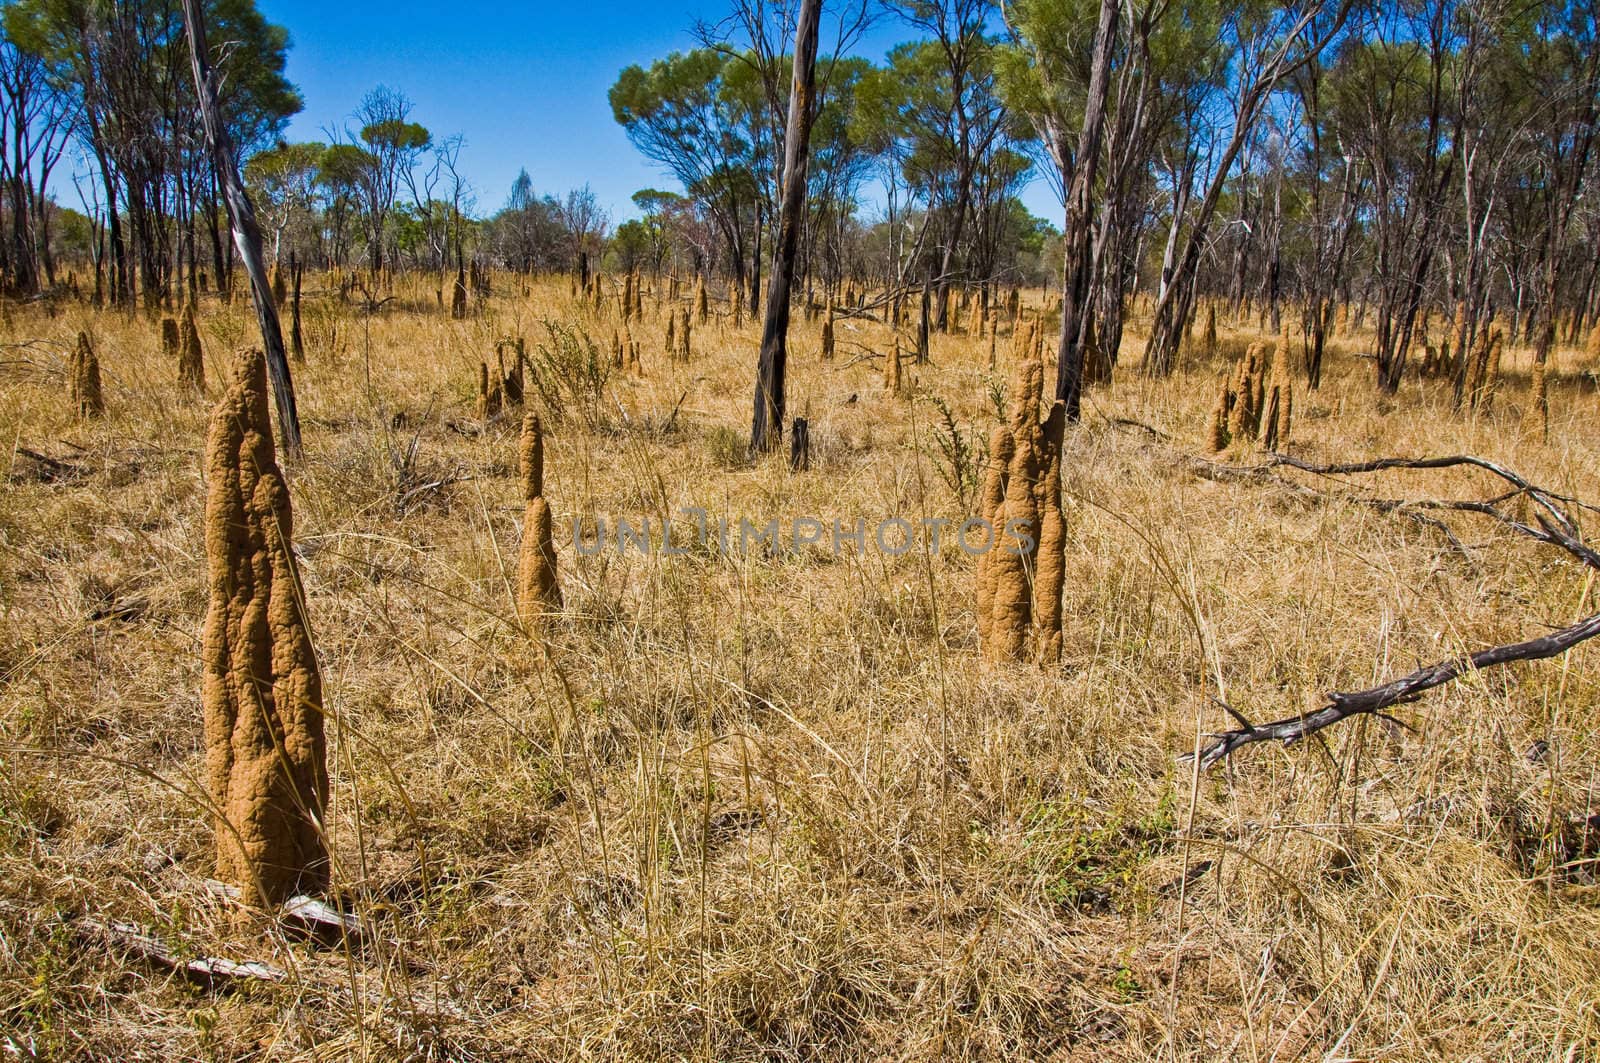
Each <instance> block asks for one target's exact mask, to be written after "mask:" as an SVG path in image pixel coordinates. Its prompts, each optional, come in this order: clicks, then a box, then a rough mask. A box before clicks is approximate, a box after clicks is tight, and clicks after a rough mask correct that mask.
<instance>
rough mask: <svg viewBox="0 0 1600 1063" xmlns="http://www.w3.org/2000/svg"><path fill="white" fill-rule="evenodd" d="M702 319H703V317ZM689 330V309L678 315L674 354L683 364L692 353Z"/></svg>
mask: <svg viewBox="0 0 1600 1063" xmlns="http://www.w3.org/2000/svg"><path fill="white" fill-rule="evenodd" d="M704 294H705V293H704V292H701V295H702V296H703V295H704ZM702 320H704V318H703V317H702ZM690 331H691V326H690V323H689V311H687V310H684V311H681V312H680V313H679V315H678V349H677V352H676V355H677V360H678V361H680V362H682V363H683V364H684V365H688V364H689V359H690V357H691V355H692V354H693V353H694V350H693V348H692V347H691V346H690V345H689V334H690Z"/></svg>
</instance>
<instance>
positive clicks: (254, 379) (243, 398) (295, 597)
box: [200, 350, 328, 905]
mask: <svg viewBox="0 0 1600 1063" xmlns="http://www.w3.org/2000/svg"><path fill="white" fill-rule="evenodd" d="M206 472H207V484H206V518H205V521H206V522H205V537H206V567H207V583H208V585H209V588H210V600H209V604H208V606H207V608H206V621H205V635H204V640H203V644H202V657H203V662H202V663H203V669H204V671H203V675H202V680H201V688H200V701H201V706H202V708H203V710H204V716H205V739H206V776H207V780H208V782H209V784H210V788H211V796H212V799H213V801H214V808H215V811H216V814H217V817H218V820H217V824H216V847H217V877H218V878H219V879H221V880H222V881H224V882H227V883H230V884H232V885H235V886H238V887H239V889H240V890H241V891H242V893H243V898H244V900H245V902H246V903H247V904H251V905H277V904H281V903H282V902H283V901H285V900H287V899H288V898H289V897H291V896H293V895H295V894H296V893H305V892H310V891H313V890H317V889H320V888H321V887H322V886H324V885H325V884H326V882H327V873H328V856H327V850H326V848H325V847H324V845H323V833H322V823H323V812H324V810H325V809H326V807H327V800H328V771H327V759H326V757H327V750H326V743H325V741H324V738H323V721H322V678H321V675H320V673H319V672H318V670H317V659H316V655H315V653H314V652H313V650H312V646H311V633H310V629H309V628H308V626H307V623H306V616H305V602H304V598H303V596H302V594H301V586H300V578H299V573H298V571H297V570H296V568H295V560H294V552H293V549H292V546H291V544H292V536H293V527H294V523H293V513H292V510H291V508H290V504H289V489H288V486H287V485H286V484H285V482H284V479H283V474H282V472H280V471H279V469H278V463H277V459H276V456H275V455H274V453H273V446H272V424H271V422H270V420H269V419H268V415H267V368H266V359H265V358H264V357H263V356H262V354H261V352H260V351H257V350H250V351H246V352H244V353H243V354H242V355H241V357H240V359H239V363H238V365H237V367H236V368H235V370H234V376H233V382H232V383H231V384H230V385H229V387H228V390H227V393H226V394H225V395H223V397H222V401H221V402H220V403H218V404H217V408H216V410H215V411H213V413H212V415H211V429H210V432H209V434H208V435H207V438H206Z"/></svg>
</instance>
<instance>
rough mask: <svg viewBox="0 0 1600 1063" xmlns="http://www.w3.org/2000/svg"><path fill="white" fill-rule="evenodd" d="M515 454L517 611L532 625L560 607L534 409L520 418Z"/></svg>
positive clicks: (541, 441)
mask: <svg viewBox="0 0 1600 1063" xmlns="http://www.w3.org/2000/svg"><path fill="white" fill-rule="evenodd" d="M518 458H519V464H520V465H521V471H522V499H523V504H524V513H523V525H522V554H521V557H520V559H519V561H518V564H517V613H518V614H519V615H520V616H521V618H522V623H523V625H524V626H526V627H528V628H530V629H532V628H535V627H537V626H538V625H539V624H540V623H541V622H542V621H543V619H544V618H545V617H546V616H548V615H549V614H551V613H555V612H558V611H559V610H560V609H561V585H560V584H559V583H557V582H556V544H555V538H554V535H553V529H552V521H551V516H550V503H548V502H546V501H545V498H544V429H543V426H542V425H541V424H540V422H539V415H538V414H536V413H530V414H528V415H527V416H526V417H524V418H523V420H522V441H521V445H520V447H519V454H518Z"/></svg>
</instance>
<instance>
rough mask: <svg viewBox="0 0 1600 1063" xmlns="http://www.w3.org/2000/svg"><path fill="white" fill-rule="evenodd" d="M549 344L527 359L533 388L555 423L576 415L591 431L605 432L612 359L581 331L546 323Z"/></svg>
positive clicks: (541, 346) (552, 322) (563, 325)
mask: <svg viewBox="0 0 1600 1063" xmlns="http://www.w3.org/2000/svg"><path fill="white" fill-rule="evenodd" d="M544 327H545V331H546V332H548V333H549V334H550V340H549V342H548V343H541V344H539V345H538V346H537V347H536V348H535V349H534V352H533V355H532V356H531V357H530V358H529V359H528V367H529V370H530V371H531V376H532V378H533V386H534V389H535V390H536V391H538V393H539V395H540V397H541V398H543V399H544V406H545V410H546V411H547V412H548V415H549V417H550V418H551V419H552V420H559V419H560V418H562V417H563V416H565V415H566V413H567V412H568V411H576V412H577V414H578V416H579V417H580V418H581V419H582V421H583V424H584V427H585V428H587V429H589V430H590V431H597V430H605V429H606V428H608V427H609V423H610V417H609V415H608V414H607V413H606V402H605V392H606V382H607V380H608V379H609V378H610V376H611V359H610V357H609V356H605V355H602V354H601V352H600V347H599V345H598V344H596V343H595V342H594V339H593V338H592V337H590V335H589V334H588V333H587V332H585V331H583V330H582V329H581V328H575V327H573V326H570V325H566V324H563V323H561V322H559V321H552V320H549V319H546V320H545V322H544Z"/></svg>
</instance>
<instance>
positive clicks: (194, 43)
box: [183, 0, 300, 459]
mask: <svg viewBox="0 0 1600 1063" xmlns="http://www.w3.org/2000/svg"><path fill="white" fill-rule="evenodd" d="M183 21H184V25H185V27H186V28H187V29H188V31H189V33H188V36H189V58H190V60H191V65H192V67H193V70H194V84H195V91H196V93H197V94H198V96H199V101H200V118H201V121H202V123H203V124H204V126H205V131H206V143H207V145H209V146H210V148H211V156H212V159H213V161H214V165H215V166H216V171H217V181H218V183H219V184H220V185H221V186H222V193H223V201H224V202H225V203H226V204H227V207H228V221H229V223H230V225H231V226H232V228H233V241H234V243H235V244H236V245H237V246H238V248H239V258H240V259H241V260H242V261H243V262H244V268H245V272H246V273H248V274H249V276H250V296H251V299H252V300H253V301H254V302H255V305H256V321H257V323H258V324H259V325H260V326H261V342H262V346H263V348H264V349H265V352H266V361H267V371H268V373H269V374H270V375H271V377H272V397H273V400H274V402H275V404H276V405H277V407H278V438H279V440H280V442H281V443H282V445H283V452H284V455H285V457H287V458H289V459H295V458H298V457H299V456H300V414H299V412H298V411H297V410H296V408H295V401H294V380H293V378H292V377H291V376H290V375H289V359H288V357H287V356H286V355H285V354H284V350H283V331H282V329H281V328H280V327H279V325H278V311H277V309H276V308H275V307H274V306H273V305H272V289H271V286H270V285H269V284H268V283H267V268H266V265H265V263H264V261H263V259H262V255H261V228H260V226H258V225H257V224H256V211H255V207H254V206H252V205H251V203H250V197H249V196H248V195H246V194H245V190H244V181H243V180H241V179H240V177H239V168H238V166H237V165H236V164H235V162H234V154H233V143H232V137H230V136H229V134H228V127H227V125H226V124H225V123H224V121H223V118H222V108H221V107H220V106H219V105H218V103H217V86H216V82H215V80H214V78H213V76H212V70H211V62H210V59H209V56H210V51H209V49H208V48H207V46H206V24H205V16H204V15H203V14H202V13H201V9H200V0H183Z"/></svg>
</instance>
